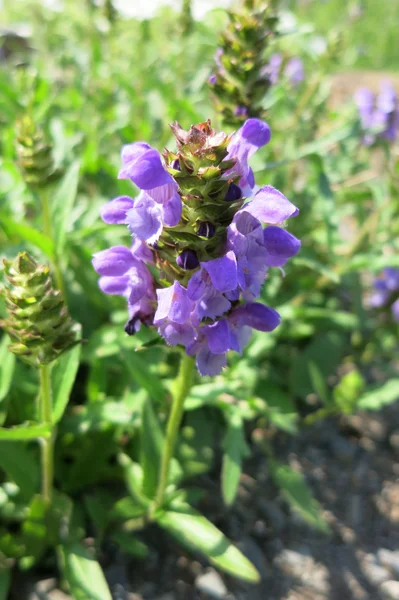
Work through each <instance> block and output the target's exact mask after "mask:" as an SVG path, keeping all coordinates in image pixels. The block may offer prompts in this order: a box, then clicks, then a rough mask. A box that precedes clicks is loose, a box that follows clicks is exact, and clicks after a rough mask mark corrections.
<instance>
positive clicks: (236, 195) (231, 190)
mask: <svg viewBox="0 0 399 600" xmlns="http://www.w3.org/2000/svg"><path fill="white" fill-rule="evenodd" d="M241 197H242V191H241V188H240V187H239V186H238V185H236V184H235V183H230V185H229V187H228V189H227V194H226V196H225V200H226V202H234V201H235V200H239V199H240V198H241Z"/></svg>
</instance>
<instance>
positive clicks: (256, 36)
mask: <svg viewBox="0 0 399 600" xmlns="http://www.w3.org/2000/svg"><path fill="white" fill-rule="evenodd" d="M276 4H277V3H276V2H274V3H273V2H270V1H269V2H267V1H264V0H244V1H243V2H242V3H241V4H240V6H239V7H237V8H236V9H234V10H230V11H228V13H227V14H228V18H229V23H228V24H227V27H226V29H225V30H224V31H223V33H222V34H221V36H220V39H219V48H218V50H217V51H216V55H215V63H216V64H215V68H214V70H213V73H212V74H211V76H210V77H209V85H210V86H211V89H212V91H213V94H214V97H215V103H216V106H217V109H218V110H219V111H220V113H221V114H222V118H223V121H224V122H225V123H227V124H230V125H233V126H238V125H241V124H242V123H243V122H244V121H245V120H246V119H247V118H248V117H257V118H264V116H265V110H264V109H263V107H262V101H263V99H264V97H265V94H266V93H267V91H268V90H269V88H270V86H271V85H272V83H273V82H272V81H271V79H270V78H269V77H268V74H267V73H266V72H265V53H266V50H267V49H268V47H269V45H270V42H271V41H272V39H273V38H274V36H275V33H276V27H277V23H278V19H277V16H276V10H275V8H276Z"/></svg>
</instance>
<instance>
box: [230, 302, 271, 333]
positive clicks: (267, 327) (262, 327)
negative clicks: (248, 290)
mask: <svg viewBox="0 0 399 600" xmlns="http://www.w3.org/2000/svg"><path fill="white" fill-rule="evenodd" d="M230 318H231V320H232V322H233V323H237V324H239V325H240V326H242V325H248V326H249V327H253V328H254V329H257V330H258V331H273V329H276V327H277V326H278V325H279V324H280V315H279V314H278V312H277V311H275V310H274V309H273V308H269V307H268V306H265V305H264V304H260V303H259V302H252V303H249V304H244V305H242V306H239V307H238V308H237V309H236V310H235V311H234V313H232V315H231V317H230Z"/></svg>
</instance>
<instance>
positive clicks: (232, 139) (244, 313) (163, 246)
mask: <svg viewBox="0 0 399 600" xmlns="http://www.w3.org/2000/svg"><path fill="white" fill-rule="evenodd" d="M172 131H173V133H174V135H175V138H176V149H175V150H174V151H170V150H166V151H165V152H164V154H163V155H162V156H161V155H160V154H159V153H158V152H157V150H155V149H154V148H152V147H151V146H149V145H148V144H147V143H145V142H136V143H133V144H128V145H127V146H125V147H124V148H123V149H122V169H121V170H120V172H119V177H120V178H123V179H130V180H131V181H132V182H133V183H134V184H135V185H136V186H137V187H138V188H139V189H140V193H139V195H138V196H137V197H136V198H134V199H133V198H130V197H129V196H119V197H118V198H115V199H114V200H112V201H111V202H108V203H107V204H106V205H105V206H104V207H103V209H102V213H101V215H102V218H103V220H104V221H105V222H106V223H110V224H124V225H126V226H127V228H128V229H129V230H130V232H131V234H132V236H133V244H132V246H131V248H127V247H125V246H114V247H112V248H109V249H107V250H103V251H101V252H98V253H97V254H95V256H94V258H93V265H94V268H95V270H96V271H97V272H98V273H99V274H100V275H101V278H100V281H99V285H100V288H101V289H102V290H103V292H104V293H107V294H116V295H121V296H124V297H125V298H126V299H127V304H128V309H129V321H128V323H127V325H126V331H127V332H128V333H129V334H133V333H135V332H136V331H137V330H138V328H139V327H140V325H141V324H142V323H144V324H146V325H152V326H155V327H157V328H158V331H159V333H160V335H162V337H163V338H164V339H165V341H166V342H167V343H168V344H170V345H182V346H184V347H185V349H186V352H187V353H188V354H190V355H195V356H196V359H197V367H198V369H199V371H200V373H201V374H204V375H215V374H217V373H219V372H220V370H221V369H222V368H223V366H224V365H225V364H226V353H227V352H228V351H229V350H236V351H237V352H240V353H241V352H242V350H243V348H244V346H245V344H246V343H247V341H248V339H249V336H250V334H251V331H252V329H253V328H255V329H258V330H260V331H271V330H273V329H274V328H275V327H277V325H278V324H279V320H280V318H279V315H278V313H277V312H276V311H275V310H273V309H272V308H268V307H266V306H264V305H263V304H260V303H257V302H254V300H255V299H256V298H257V297H258V296H259V294H260V290H261V286H262V283H263V281H264V279H265V277H266V274H267V271H268V269H269V267H282V266H283V265H284V264H285V263H286V262H287V260H288V259H289V258H290V257H291V256H294V255H295V254H296V253H297V252H298V250H299V247H300V242H299V240H297V239H296V238H295V237H294V236H293V235H291V234H290V233H288V232H287V231H286V229H284V228H283V227H282V225H283V224H284V222H285V221H286V220H287V219H289V218H290V217H294V216H296V215H297V214H298V210H297V208H296V207H295V206H294V205H293V204H291V202H289V200H287V198H285V196H284V195H283V194H282V193H281V192H279V191H278V190H276V189H275V188H273V187H272V186H264V187H262V188H260V189H258V190H257V191H256V190H255V180H254V174H253V171H252V169H251V167H250V166H249V163H248V160H249V158H250V157H251V156H252V155H253V154H254V153H255V152H256V151H257V150H258V149H259V148H261V147H262V146H265V145H266V144H267V143H268V142H269V140H270V129H269V126H268V125H267V123H265V122H263V121H260V120H258V119H248V120H247V121H246V122H245V123H244V125H243V126H242V127H241V128H240V129H239V130H238V131H237V132H236V133H234V134H232V135H226V134H224V133H223V132H216V131H215V130H214V129H212V127H211V124H210V122H209V121H207V122H205V123H199V124H198V125H195V126H192V127H191V128H190V129H189V130H188V131H185V130H184V129H182V128H181V127H180V125H179V124H178V123H174V124H173V125H172ZM250 197H252V199H251V200H250V201H249V202H246V199H247V198H250ZM263 224H267V227H265V228H264V227H263Z"/></svg>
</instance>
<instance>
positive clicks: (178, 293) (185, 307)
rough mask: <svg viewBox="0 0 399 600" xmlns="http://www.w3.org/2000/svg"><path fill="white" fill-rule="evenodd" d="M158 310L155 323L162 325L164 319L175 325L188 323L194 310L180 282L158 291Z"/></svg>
mask: <svg viewBox="0 0 399 600" xmlns="http://www.w3.org/2000/svg"><path fill="white" fill-rule="evenodd" d="M157 297H158V308H157V311H156V313H155V317H154V323H155V324H160V323H162V321H163V320H164V319H169V320H170V321H172V322H173V323H180V324H184V323H186V322H187V321H188V320H189V318H190V313H191V311H192V309H193V302H192V301H191V300H190V298H189V297H188V294H187V290H186V288H184V287H183V286H182V285H180V283H179V282H178V281H175V282H174V284H173V285H171V286H170V287H168V288H163V289H159V290H157Z"/></svg>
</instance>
